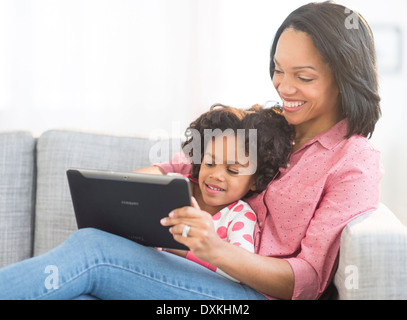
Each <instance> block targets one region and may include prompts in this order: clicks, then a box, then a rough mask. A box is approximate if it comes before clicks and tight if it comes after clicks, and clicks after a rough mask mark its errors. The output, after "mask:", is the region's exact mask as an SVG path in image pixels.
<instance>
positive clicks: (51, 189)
mask: <svg viewBox="0 0 407 320" xmlns="http://www.w3.org/2000/svg"><path fill="white" fill-rule="evenodd" d="M162 142H163V141H161V143H162ZM164 144H165V143H164ZM168 144H169V145H170V142H169V143H168ZM156 145H157V141H153V140H149V139H147V138H140V137H121V136H111V135H102V134H93V133H86V132H75V131H61V130H52V131H48V132H45V133H44V134H43V135H41V137H40V138H39V139H38V146H37V163H38V165H37V168H38V176H37V200H36V216H35V240H34V255H38V254H41V253H43V252H46V251H48V250H50V249H51V248H53V247H55V246H56V245H58V244H60V243H61V242H62V241H64V240H65V239H66V238H67V237H68V236H69V234H70V233H72V232H73V231H74V230H76V229H77V226H76V221H75V217H74V212H73V207H72V201H71V195H70V192H69V186H68V181H67V178H66V170H67V169H68V168H85V169H100V170H113V171H124V172H130V171H133V170H135V169H138V168H142V167H146V166H148V165H150V164H151V162H154V161H155V159H153V160H151V161H150V156H149V152H150V148H151V147H152V146H156ZM153 149H154V148H153Z"/></svg>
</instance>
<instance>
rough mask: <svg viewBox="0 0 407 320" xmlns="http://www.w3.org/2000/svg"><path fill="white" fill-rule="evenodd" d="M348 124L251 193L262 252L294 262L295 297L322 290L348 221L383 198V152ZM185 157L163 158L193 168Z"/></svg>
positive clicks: (175, 168) (176, 168)
mask: <svg viewBox="0 0 407 320" xmlns="http://www.w3.org/2000/svg"><path fill="white" fill-rule="evenodd" d="M346 129H347V122H346V120H342V121H341V122H339V123H337V124H336V125H335V126H333V127H332V128H331V129H329V130H328V131H326V132H324V133H322V134H320V135H318V136H317V137H315V138H314V139H313V140H311V141H309V142H308V143H306V144H305V145H304V146H302V147H301V148H300V149H299V150H297V151H296V152H294V153H293V154H292V155H291V157H290V161H289V167H288V168H286V169H281V170H280V171H281V174H280V176H279V177H278V179H276V180H274V181H273V182H271V183H270V184H269V185H268V187H267V189H266V190H265V191H263V192H262V193H261V194H256V195H254V196H252V197H251V198H249V199H245V200H246V201H247V202H248V203H249V205H250V206H251V207H252V208H253V210H254V211H255V212H256V214H257V217H258V223H257V225H256V228H255V252H256V253H257V254H260V255H262V256H269V257H278V258H282V259H286V260H287V261H288V262H289V263H290V265H291V268H292V270H293V272H294V279H295V281H294V292H293V297H292V298H293V299H317V298H318V297H320V296H321V294H322V293H323V292H324V290H325V289H326V287H327V286H328V284H329V283H330V281H331V280H332V276H333V274H334V271H335V268H336V265H337V258H338V252H339V244H340V235H341V232H342V230H343V228H344V227H345V226H346V225H347V224H348V223H349V222H350V221H351V220H352V219H354V218H356V217H358V216H360V215H361V214H363V213H366V212H369V211H371V210H374V209H376V208H377V206H378V203H379V197H380V186H379V185H380V180H381V177H382V166H381V164H380V152H379V151H377V150H376V149H374V148H373V147H372V145H371V144H370V143H369V141H368V140H367V139H366V138H364V137H361V136H357V135H354V136H352V137H350V138H349V139H344V136H345V134H346ZM180 157H181V158H183V157H182V155H177V156H175V157H174V158H173V159H172V160H171V161H170V162H169V163H163V164H158V165H159V166H160V167H161V168H162V169H163V170H164V172H166V173H167V172H179V173H184V174H185V173H189V171H190V169H191V166H190V164H186V163H185V161H184V160H181V161H180ZM184 159H185V157H184ZM269 298H271V297H269Z"/></svg>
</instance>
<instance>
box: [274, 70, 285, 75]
mask: <svg viewBox="0 0 407 320" xmlns="http://www.w3.org/2000/svg"><path fill="white" fill-rule="evenodd" d="M273 72H274V74H282V73H283V72H282V71H280V70H277V69H274V71H273Z"/></svg>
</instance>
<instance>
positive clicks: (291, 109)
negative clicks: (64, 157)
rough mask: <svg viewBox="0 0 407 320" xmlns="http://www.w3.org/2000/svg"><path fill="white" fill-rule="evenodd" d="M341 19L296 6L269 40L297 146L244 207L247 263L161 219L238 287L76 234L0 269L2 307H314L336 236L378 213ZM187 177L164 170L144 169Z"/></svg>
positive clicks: (361, 107) (372, 161) (151, 254)
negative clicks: (263, 302)
mask: <svg viewBox="0 0 407 320" xmlns="http://www.w3.org/2000/svg"><path fill="white" fill-rule="evenodd" d="M346 12H349V11H346V9H345V7H343V6H340V5H337V4H333V3H328V2H324V3H316V4H308V5H305V6H303V7H301V8H299V9H297V10H295V11H294V12H293V13H291V14H290V15H289V16H288V17H287V19H286V20H285V21H284V22H283V24H282V26H281V27H280V28H279V30H278V31H277V34H276V36H275V39H274V43H273V46H272V50H271V63H270V71H271V77H272V80H273V84H274V86H275V88H276V90H277V92H278V93H279V95H280V96H281V99H282V101H283V106H282V107H283V112H284V115H285V117H286V119H287V120H288V122H289V123H290V124H292V125H293V126H294V128H295V138H294V139H293V141H292V144H293V148H292V154H291V158H290V162H289V167H287V168H283V169H281V173H280V176H278V177H277V178H276V179H275V180H274V181H273V182H271V183H270V184H269V185H268V187H267V189H266V190H265V191H264V192H263V193H261V194H259V195H253V196H252V197H251V198H249V199H247V202H248V203H249V204H250V206H251V207H252V208H253V209H254V210H255V212H256V213H257V216H258V223H257V225H256V228H255V253H250V252H248V251H246V250H243V249H241V248H239V247H236V246H233V245H231V244H228V243H225V242H223V241H221V240H220V239H219V237H218V236H217V235H216V233H215V232H214V230H213V227H212V224H211V223H212V222H211V216H210V215H209V214H208V213H206V212H203V211H201V210H200V209H199V208H197V207H195V208H192V207H186V208H179V209H177V210H174V211H173V212H172V213H170V214H169V217H168V218H165V219H163V221H162V224H163V225H166V226H172V228H171V231H172V233H173V236H174V238H175V239H176V240H177V241H179V242H181V243H183V244H185V245H187V246H188V247H189V248H190V250H191V252H192V253H193V254H194V255H195V256H196V257H197V258H199V259H202V260H204V261H206V262H208V263H210V264H212V265H214V266H216V267H218V268H220V269H222V270H223V271H224V272H226V273H228V274H229V275H231V276H232V277H234V278H236V279H238V280H240V281H241V282H242V283H244V285H243V284H239V283H235V282H232V281H229V280H227V279H225V278H223V277H221V276H219V275H217V274H216V273H213V272H211V271H208V270H207V269H206V268H202V267H201V266H199V265H197V264H195V263H192V262H189V261H185V259H182V258H179V257H177V256H175V255H171V254H169V253H165V252H158V251H156V250H152V249H151V248H145V247H143V246H140V245H137V244H135V243H133V242H131V241H127V240H125V239H122V238H119V237H115V236H113V235H110V234H107V233H103V232H101V231H97V230H92V229H90V230H88V229H85V230H80V231H78V232H75V233H74V234H73V235H72V236H71V237H69V238H68V239H67V240H66V241H65V242H64V243H63V244H62V245H61V246H60V247H58V248H56V249H54V250H52V251H51V252H49V253H47V254H45V255H43V256H41V257H37V258H33V259H30V260H27V261H23V262H21V263H18V264H17V265H14V266H11V267H8V268H5V269H3V270H2V271H0V288H2V289H1V290H0V297H1V298H11V297H17V298H20V297H26V298H70V297H73V296H77V295H81V294H88V295H93V296H96V297H98V298H102V299H104V298H138V299H141V298H151V299H165V298H169V299H176V298H180V299H205V298H208V299H216V298H218V299H264V298H279V299H317V298H319V297H320V296H321V295H322V293H323V292H324V290H325V289H326V288H327V286H328V284H329V283H330V281H331V279H332V276H333V274H334V271H335V266H336V262H337V257H338V250H339V241H340V234H341V231H342V229H343V228H344V227H345V226H346V224H347V223H349V221H351V220H352V219H354V218H355V217H358V216H360V215H361V214H363V213H366V212H368V211H370V210H373V209H375V208H376V207H377V205H378V201H379V182H380V179H381V175H382V174H381V170H380V160H379V158H380V154H379V152H378V151H376V150H375V149H374V148H372V147H371V146H370V144H369V143H368V141H367V137H369V136H370V135H371V134H372V133H373V130H374V127H375V124H376V122H377V120H378V118H379V116H380V108H379V100H380V99H379V96H378V94H377V92H378V89H377V75H376V64H375V52H374V44H373V39H372V34H371V32H370V29H369V27H368V25H367V23H366V22H365V21H364V19H363V18H362V17H361V16H358V19H359V21H358V22H359V23H358V27H357V28H354V29H347V26H348V24H347V23H346V21H347V18H348V16H347V15H348V14H347V13H346ZM355 16H356V14H355V13H353V19H355ZM348 27H349V26H348ZM190 169H191V166H190V165H189V164H182V163H179V162H176V161H171V162H170V163H166V164H160V165H158V166H153V167H150V168H146V169H144V170H142V171H144V172H150V173H166V172H169V171H175V172H180V173H186V174H187V173H189V172H190ZM186 225H188V226H189V227H190V228H189V232H188V235H187V237H185V234H184V236H183V235H182V233H183V230H184V228H185V226H186ZM57 263H58V266H59V267H58V271H59V275H60V277H59V282H58V288H57V289H52V290H48V289H47V288H46V286H44V284H43V283H44V278H45V277H40V276H39V274H43V272H44V265H46V264H51V265H54V264H55V265H57ZM22 276H24V278H23V280H21V279H22V278H21V277H22ZM45 276H47V275H45ZM27 288H29V289H30V290H29V289H27ZM33 288H35V289H33Z"/></svg>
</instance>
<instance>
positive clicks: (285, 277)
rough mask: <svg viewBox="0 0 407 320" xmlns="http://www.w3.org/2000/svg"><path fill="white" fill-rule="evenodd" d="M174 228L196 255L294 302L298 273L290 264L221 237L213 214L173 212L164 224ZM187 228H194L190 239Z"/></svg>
mask: <svg viewBox="0 0 407 320" xmlns="http://www.w3.org/2000/svg"><path fill="white" fill-rule="evenodd" d="M161 223H162V224H163V225H165V226H172V227H171V228H170V232H171V233H172V234H173V236H174V239H175V240H176V241H178V242H180V243H183V244H184V245H186V246H187V247H189V248H190V250H191V251H192V253H193V254H194V255H195V256H196V257H198V258H199V259H202V260H204V261H206V262H208V263H210V264H212V265H214V266H216V267H218V268H220V269H222V270H223V271H224V272H226V273H227V274H229V275H230V276H232V277H233V278H235V279H238V280H239V281H241V282H243V283H245V284H247V285H248V286H250V287H252V288H253V289H255V290H258V291H260V292H262V293H265V294H267V295H269V296H272V297H274V298H279V299H291V297H292V293H293V288H294V274H293V271H292V269H291V266H290V264H289V263H288V262H287V261H285V260H283V259H278V258H271V257H262V256H260V255H257V254H254V253H250V252H248V251H247V250H245V249H242V248H239V247H237V246H234V245H232V244H230V243H228V242H225V241H223V240H222V239H220V238H219V236H218V235H217V233H216V232H215V230H214V227H213V221H212V217H211V215H210V214H209V213H207V212H205V211H201V210H200V209H199V207H197V206H195V207H183V208H179V209H176V210H174V211H172V212H171V213H170V214H169V217H168V218H164V219H163V220H162V222H161ZM185 225H189V226H191V229H190V231H189V233H188V237H186V238H185V237H182V229H183V228H184V226H185Z"/></svg>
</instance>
